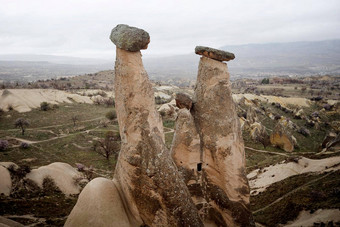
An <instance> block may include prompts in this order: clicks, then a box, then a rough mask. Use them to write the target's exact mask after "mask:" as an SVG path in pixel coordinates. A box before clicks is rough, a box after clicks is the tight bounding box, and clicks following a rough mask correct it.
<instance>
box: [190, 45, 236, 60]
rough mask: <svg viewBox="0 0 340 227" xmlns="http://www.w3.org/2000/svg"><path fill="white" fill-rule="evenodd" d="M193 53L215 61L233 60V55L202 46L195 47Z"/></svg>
mask: <svg viewBox="0 0 340 227" xmlns="http://www.w3.org/2000/svg"><path fill="white" fill-rule="evenodd" d="M195 53H196V54H199V55H203V56H204V57H207V58H211V59H214V60H217V61H230V60H233V59H234V58H235V55H234V54H233V53H230V52H227V51H223V50H218V49H214V48H210V47H204V46H196V48H195Z"/></svg>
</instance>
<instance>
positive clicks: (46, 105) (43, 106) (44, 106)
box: [40, 102, 50, 111]
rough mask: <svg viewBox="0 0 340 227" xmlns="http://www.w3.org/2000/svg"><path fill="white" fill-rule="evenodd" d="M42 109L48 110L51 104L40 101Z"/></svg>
mask: <svg viewBox="0 0 340 227" xmlns="http://www.w3.org/2000/svg"><path fill="white" fill-rule="evenodd" d="M40 109H41V110H42V111H47V110H49V109H50V105H49V104H48V103H47V102H42V103H40Z"/></svg>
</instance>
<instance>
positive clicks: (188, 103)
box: [175, 93, 192, 110]
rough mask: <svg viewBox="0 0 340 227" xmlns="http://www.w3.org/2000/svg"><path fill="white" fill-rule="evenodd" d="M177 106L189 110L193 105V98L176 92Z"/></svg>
mask: <svg viewBox="0 0 340 227" xmlns="http://www.w3.org/2000/svg"><path fill="white" fill-rule="evenodd" d="M175 100H176V106H177V107H178V108H180V109H183V108H187V109H188V110H190V109H191V107H192V100H191V98H190V96H189V95H187V94H184V93H177V94H176V99H175Z"/></svg>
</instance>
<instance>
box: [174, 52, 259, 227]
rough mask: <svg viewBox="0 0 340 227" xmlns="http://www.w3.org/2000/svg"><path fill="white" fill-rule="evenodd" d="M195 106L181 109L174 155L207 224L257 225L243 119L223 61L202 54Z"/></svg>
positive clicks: (175, 137) (177, 123)
mask: <svg viewBox="0 0 340 227" xmlns="http://www.w3.org/2000/svg"><path fill="white" fill-rule="evenodd" d="M194 103H195V104H194V106H193V110H192V111H191V113H192V115H190V112H189V111H187V110H181V111H180V112H179V113H178V118H177V122H176V132H175V136H174V140H173V146H172V157H173V159H174V161H175V163H176V165H177V166H178V169H179V171H180V172H181V173H182V175H183V177H184V179H185V182H186V184H187V186H188V188H189V190H190V192H191V195H192V197H193V200H194V202H195V204H196V206H197V207H198V209H199V212H200V214H201V217H202V219H203V221H204V223H205V224H207V225H208V224H212V225H217V226H254V222H253V219H252V214H251V212H250V207H249V186H248V180H247V178H246V175H245V153H244V144H243V139H242V135H241V128H240V123H239V120H238V117H237V114H236V108H235V104H234V102H233V99H232V95H231V88H230V82H229V73H228V69H227V65H226V64H225V63H222V62H219V61H215V60H212V59H209V58H206V57H204V56H203V57H201V60H200V64H199V71H198V77H197V83H196V89H195V98H194Z"/></svg>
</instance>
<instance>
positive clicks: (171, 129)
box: [163, 127, 175, 134]
mask: <svg viewBox="0 0 340 227" xmlns="http://www.w3.org/2000/svg"><path fill="white" fill-rule="evenodd" d="M163 128H166V129H168V130H170V131H168V132H164V134H168V133H172V132H175V130H174V129H173V128H168V127H163Z"/></svg>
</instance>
